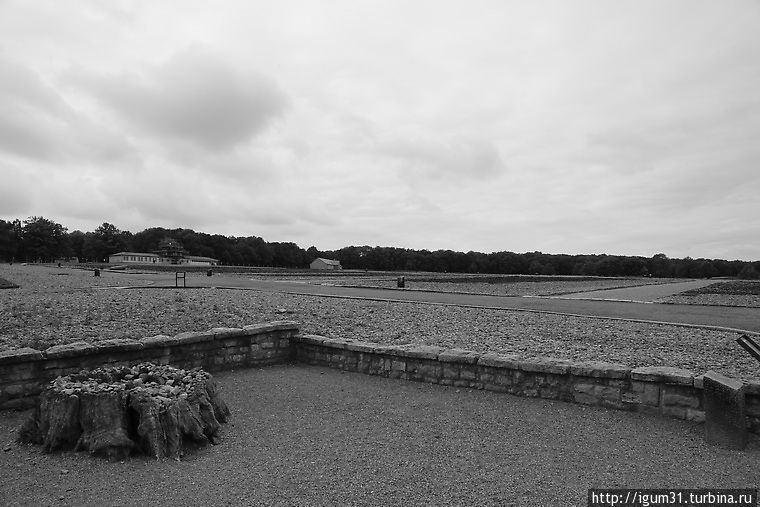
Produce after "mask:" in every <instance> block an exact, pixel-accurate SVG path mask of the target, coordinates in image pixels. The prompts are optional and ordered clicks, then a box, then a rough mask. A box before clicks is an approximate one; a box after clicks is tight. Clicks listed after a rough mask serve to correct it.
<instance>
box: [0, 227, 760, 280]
mask: <svg viewBox="0 0 760 507" xmlns="http://www.w3.org/2000/svg"><path fill="white" fill-rule="evenodd" d="M167 238H171V239H173V240H175V241H178V242H179V243H181V244H182V246H183V247H184V249H185V250H186V251H187V252H188V253H189V254H190V255H198V256H204V257H213V258H215V259H218V260H219V262H220V264H222V265H230V266H262V267H279V268H307V267H308V266H309V263H310V262H311V261H312V260H314V259H315V258H317V257H325V258H329V259H336V260H339V261H340V262H341V265H342V266H343V268H345V269H362V270H379V271H433V272H449V273H490V274H531V275H533V274H540V275H587V276H656V277H676V278H704V277H717V276H738V277H740V278H747V279H758V278H760V261H758V262H745V261H739V260H732V261H727V260H722V259H692V258H690V257H686V258H684V259H670V258H668V257H667V256H666V255H665V254H657V255H655V256H653V257H651V258H650V257H637V256H620V255H604V254H596V255H566V254H545V253H541V252H528V253H514V252H507V251H504V252H493V253H488V254H486V253H480V252H467V253H463V252H454V251H451V250H436V251H432V252H431V251H428V250H412V249H407V248H394V247H380V246H374V247H370V246H348V247H345V248H341V249H340V250H334V251H319V250H317V249H316V248H315V247H313V246H312V247H309V248H308V249H307V250H304V249H303V248H301V247H299V246H298V245H296V244H295V243H277V242H271V243H270V242H267V241H264V240H263V239H262V238H259V237H257V236H248V237H234V236H222V235H219V234H213V235H211V234H206V233H202V232H195V231H193V230H192V229H165V228H162V227H151V228H149V229H145V230H144V231H142V232H138V233H135V234H132V233H131V232H129V231H121V230H119V229H118V228H116V226H114V225H112V224H109V223H104V224H102V225H101V226H99V227H98V228H97V229H95V230H94V231H92V232H82V231H73V232H68V230H67V229H66V227H64V226H62V225H61V224H58V223H55V222H54V221H52V220H48V219H46V218H43V217H30V218H28V219H27V220H24V221H20V220H13V221H11V222H8V221H5V220H0V260H3V261H5V262H13V261H16V262H54V261H56V260H58V259H66V258H68V259H72V258H73V259H75V260H76V261H77V262H107V260H108V256H109V255H110V254H114V253H116V252H122V251H129V252H154V251H156V249H157V248H158V247H159V244H160V243H161V242H162V241H163V240H165V239H167Z"/></svg>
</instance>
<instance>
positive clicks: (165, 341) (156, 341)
mask: <svg viewBox="0 0 760 507" xmlns="http://www.w3.org/2000/svg"><path fill="white" fill-rule="evenodd" d="M140 343H142V344H143V347H145V348H148V347H168V346H170V345H173V344H175V343H177V340H176V339H175V338H174V337H173V336H167V335H165V334H157V335H155V336H146V337H144V338H140Z"/></svg>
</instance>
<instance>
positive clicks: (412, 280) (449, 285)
mask: <svg viewBox="0 0 760 507" xmlns="http://www.w3.org/2000/svg"><path fill="white" fill-rule="evenodd" d="M397 278H398V277H396V276H391V277H388V276H373V275H369V276H351V275H342V276H329V275H328V276H324V277H320V278H319V280H320V282H321V283H326V284H332V285H342V286H357V287H379V288H394V287H397V282H398V281H397ZM436 278H440V279H438V280H436ZM288 279H289V280H294V279H300V280H303V281H312V282H313V281H314V277H300V278H299V277H289V278H288ZM523 279H525V280H526V281H521V280H523ZM544 279H545V280H546V281H544ZM479 280H482V281H479ZM404 281H405V287H406V288H407V289H416V290H433V291H441V292H464V293H470V294H492V295H497V296H556V295H561V294H571V293H575V292H588V291H593V290H600V289H617V288H623V287H636V286H639V285H651V284H661V283H669V282H672V281H673V279H670V278H635V279H626V278H599V279H595V280H587V279H582V278H581V279H575V278H572V277H568V278H566V279H564V280H562V281H558V280H556V277H540V276H518V275H505V276H498V275H489V276H485V275H483V276H477V275H451V274H435V275H410V276H404Z"/></svg>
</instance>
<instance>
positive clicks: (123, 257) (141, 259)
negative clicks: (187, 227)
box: [108, 252, 219, 266]
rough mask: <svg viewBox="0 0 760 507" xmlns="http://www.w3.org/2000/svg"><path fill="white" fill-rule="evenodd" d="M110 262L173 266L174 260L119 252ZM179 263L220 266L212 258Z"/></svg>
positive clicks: (198, 258)
mask: <svg viewBox="0 0 760 507" xmlns="http://www.w3.org/2000/svg"><path fill="white" fill-rule="evenodd" d="M108 262H109V263H110V264H171V262H172V259H170V258H168V257H162V256H160V255H158V254H154V253H142V252H119V253H115V254H113V255H109V256H108ZM177 263H178V264H187V265H190V266H216V265H217V264H219V261H218V260H217V259H214V258H212V257H200V256H197V255H187V256H185V257H184V258H181V259H178V260H177Z"/></svg>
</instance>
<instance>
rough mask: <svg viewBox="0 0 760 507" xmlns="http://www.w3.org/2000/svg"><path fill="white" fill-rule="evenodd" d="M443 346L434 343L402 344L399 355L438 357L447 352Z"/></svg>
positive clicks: (425, 357) (417, 357) (420, 357)
mask: <svg viewBox="0 0 760 507" xmlns="http://www.w3.org/2000/svg"><path fill="white" fill-rule="evenodd" d="M445 351H446V349H445V348H443V347H437V346H434V345H415V344H408V345H400V346H399V347H398V351H397V352H398V355H400V356H403V357H411V358H415V359H438V355H439V354H441V353H443V352H445Z"/></svg>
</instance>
